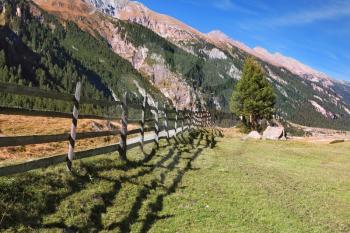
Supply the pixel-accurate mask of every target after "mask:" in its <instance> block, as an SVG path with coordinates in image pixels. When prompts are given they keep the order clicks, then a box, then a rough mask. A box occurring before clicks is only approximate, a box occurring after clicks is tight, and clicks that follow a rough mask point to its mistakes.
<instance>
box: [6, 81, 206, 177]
mask: <svg viewBox="0 0 350 233" xmlns="http://www.w3.org/2000/svg"><path fill="white" fill-rule="evenodd" d="M0 92H2V93H7V94H14V95H24V96H30V97H40V98H46V99H54V100H60V101H66V102H71V103H73V111H72V114H69V113H62V112H53V111H37V110H32V109H23V108H13V107H0V114H6V115H24V116H41V117H58V118H70V119H72V126H71V130H70V133H69V134H56V135H31V136H16V137H0V148H1V147H11V146H25V145H31V144H44V143H53V142H64V141H68V142H69V149H68V153H67V154H62V155H56V156H49V157H48V156H47V157H44V158H40V159H36V160H32V161H27V162H24V163H20V164H15V165H9V166H5V167H0V176H7V175H12V174H16V173H23V172H27V171H31V170H34V169H39V168H44V167H48V166H51V165H55V164H58V163H63V162H66V163H67V167H68V168H69V169H71V168H72V163H73V160H76V159H83V158H87V157H92V156H97V155H102V154H107V153H112V152H116V151H118V152H119V154H120V156H121V158H122V159H124V160H126V159H127V150H129V149H131V148H135V147H138V146H140V147H141V148H142V149H143V147H144V145H146V144H149V143H153V142H154V143H155V144H156V145H157V146H159V140H160V139H162V138H166V139H169V138H171V137H174V136H176V135H177V134H179V133H183V132H184V131H186V130H188V129H191V128H193V127H211V126H213V123H212V117H211V114H210V113H209V112H207V111H190V110H186V109H185V110H178V109H175V108H172V107H169V106H167V105H163V106H161V107H159V106H158V103H156V104H155V106H151V105H149V104H148V97H147V95H146V96H144V97H143V101H142V103H141V104H137V103H133V102H130V101H129V97H128V94H127V93H125V95H124V96H123V99H122V101H118V100H116V101H107V100H93V99H88V98H85V97H82V96H81V83H80V82H78V83H77V85H76V90H75V94H74V95H70V94H63V93H57V92H53V91H45V90H41V89H38V88H33V87H23V86H17V85H13V84H4V83H0ZM83 104H93V105H97V106H104V107H118V106H119V107H121V108H122V114H121V117H120V118H118V117H111V116H98V115H81V114H79V107H80V106H81V105H83ZM130 108H133V109H138V110H141V113H142V114H141V119H130V118H129V117H130V116H129V109H130ZM149 113H150V114H149ZM148 115H151V116H152V117H150V118H149V119H147V118H146V116H148ZM170 115H174V117H170ZM79 119H93V120H95V119H96V120H119V121H120V122H121V129H120V130H111V131H101V132H83V133H77V127H78V121H79ZM169 122H172V123H173V125H174V126H173V127H170V124H169ZM129 124H139V125H140V128H137V129H133V130H128V125H129ZM150 125H152V126H150ZM146 126H148V127H146ZM146 133H148V134H146ZM135 134H140V136H139V137H136V138H131V139H128V136H130V135H135ZM118 135H120V142H119V143H118V144H114V145H109V146H104V147H99V148H95V149H90V150H85V151H79V152H75V144H76V141H77V140H83V139H92V138H98V137H106V136H118Z"/></svg>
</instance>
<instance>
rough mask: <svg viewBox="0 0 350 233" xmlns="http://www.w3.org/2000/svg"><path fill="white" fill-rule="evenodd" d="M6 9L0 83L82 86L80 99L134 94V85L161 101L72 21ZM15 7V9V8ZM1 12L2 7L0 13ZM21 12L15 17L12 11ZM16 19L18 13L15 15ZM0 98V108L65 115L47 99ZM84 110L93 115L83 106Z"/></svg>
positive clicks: (9, 4)
mask: <svg viewBox="0 0 350 233" xmlns="http://www.w3.org/2000/svg"><path fill="white" fill-rule="evenodd" d="M2 2H3V4H4V3H5V4H6V10H5V13H2V14H1V15H3V16H5V14H6V25H4V26H2V27H0V81H1V82H6V83H14V84H19V85H25V86H36V87H40V88H43V89H48V90H54V91H58V92H69V93H74V88H75V86H74V85H75V83H76V81H77V80H78V79H79V80H82V82H83V90H82V91H83V96H88V97H90V98H95V99H110V98H111V90H113V91H114V92H115V93H116V95H117V96H122V94H123V93H124V92H125V91H129V92H131V93H134V94H135V95H139V91H138V88H139V87H138V85H139V86H140V87H142V88H144V89H147V91H148V92H149V93H151V94H152V95H153V97H154V98H156V99H159V100H160V101H162V100H165V97H164V95H163V94H162V93H160V92H159V91H158V90H157V89H156V88H154V87H153V86H152V85H151V84H150V83H149V82H148V80H146V79H144V78H143V77H142V75H141V74H140V73H139V72H138V71H136V70H135V69H134V68H133V66H132V65H131V64H130V63H129V62H128V61H126V60H124V59H123V58H121V57H120V56H118V55H117V54H115V53H114V52H113V51H112V50H111V49H110V45H109V44H108V42H107V41H106V40H105V39H104V38H102V37H100V36H98V35H94V36H92V35H91V34H89V33H87V32H84V31H82V30H81V29H80V28H79V27H78V26H77V25H76V24H75V23H73V22H64V23H63V22H62V21H61V20H60V19H59V18H57V17H56V16H54V15H50V14H47V13H46V12H43V11H41V10H40V9H39V8H37V7H36V6H34V5H33V4H31V3H27V2H25V1H21V0H17V1H12V0H11V1H2ZM17 8H18V9H17ZM4 9H5V8H4ZM17 11H20V12H21V17H19V16H16V12H17ZM17 15H18V14H17ZM0 95H1V100H0V104H1V105H3V106H4V105H5V106H8V105H12V106H22V107H29V108H45V109H47V108H49V109H52V110H61V111H62V110H63V111H71V107H70V106H66V105H64V104H63V103H57V102H54V101H52V100H45V101H44V100H31V99H29V98H25V97H20V96H10V95H4V94H0ZM86 110H87V111H89V112H94V111H99V109H98V108H97V107H96V106H88V107H87V109H86Z"/></svg>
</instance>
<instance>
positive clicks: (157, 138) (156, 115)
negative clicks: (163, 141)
mask: <svg viewBox="0 0 350 233" xmlns="http://www.w3.org/2000/svg"><path fill="white" fill-rule="evenodd" d="M155 105H156V106H155V107H156V110H155V114H154V120H155V121H154V127H155V129H156V132H155V133H156V146H157V148H159V104H158V102H156V103H155Z"/></svg>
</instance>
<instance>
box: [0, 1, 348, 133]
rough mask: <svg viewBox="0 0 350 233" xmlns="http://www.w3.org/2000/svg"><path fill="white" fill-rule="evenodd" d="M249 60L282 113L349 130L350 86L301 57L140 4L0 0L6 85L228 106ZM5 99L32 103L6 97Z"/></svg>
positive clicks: (1, 73) (0, 60)
mask: <svg viewBox="0 0 350 233" xmlns="http://www.w3.org/2000/svg"><path fill="white" fill-rule="evenodd" d="M247 56H254V57H255V58H256V59H257V60H258V61H259V62H260V63H261V64H262V67H263V68H264V70H265V73H266V75H267V77H268V80H269V81H270V82H271V83H272V84H273V86H274V88H275V92H276V94H277V105H276V109H277V113H278V115H279V116H281V117H282V118H283V119H285V120H286V121H289V122H293V123H296V124H300V125H306V126H311V127H323V128H333V129H341V130H350V124H347V123H348V122H349V120H350V84H348V83H346V82H344V81H337V80H334V79H332V78H330V77H328V76H327V75H326V74H323V73H320V72H318V71H315V70H313V69H312V68H310V67H308V66H306V65H304V64H301V63H300V62H298V61H296V60H295V59H293V58H289V57H285V56H283V55H282V54H278V53H276V54H271V53H269V52H268V51H267V50H265V49H264V48H259V47H257V48H249V47H248V46H246V45H244V44H243V43H241V42H238V41H235V40H233V39H231V38H229V37H228V36H226V35H225V34H224V33H222V32H220V31H212V32H210V33H208V34H204V33H201V32H199V31H198V30H196V29H194V28H192V27H190V26H188V25H186V24H184V23H182V22H180V21H178V20H176V19H174V18H172V17H169V16H167V15H163V14H159V13H157V12H154V11H152V10H150V9H148V8H147V7H146V6H144V5H143V4H141V3H138V2H135V1H127V0H121V1H112V0H33V1H25V0H0V81H1V82H11V83H16V84H20V85H32V86H38V87H41V88H45V89H49V90H55V91H61V92H70V93H71V92H72V91H73V89H74V85H73V84H74V82H75V81H76V80H77V79H82V80H83V85H84V88H83V90H84V91H83V95H86V96H94V97H96V98H112V92H114V93H115V94H116V95H117V96H119V97H120V96H121V95H122V93H123V92H124V91H130V92H132V93H134V95H135V96H136V97H138V96H140V95H141V94H140V93H142V92H143V91H144V90H147V92H149V93H150V94H151V96H152V99H154V100H155V99H157V100H158V101H160V102H165V101H167V100H169V101H171V102H172V103H173V104H174V105H176V106H178V107H179V108H185V107H189V106H190V105H191V104H193V101H192V100H193V99H194V98H196V99H197V100H199V101H200V102H201V103H202V104H203V105H205V106H209V108H216V109H217V110H220V111H226V112H228V111H229V108H228V105H229V100H230V97H231V94H232V90H233V87H234V85H235V83H236V82H237V80H239V79H240V76H241V72H242V69H243V63H244V60H245V58H246V57H247ZM0 104H1V105H4V104H6V105H16V106H17V105H22V106H23V107H28V106H29V105H31V103H30V101H28V100H26V99H19V98H11V97H9V96H6V95H1V101H0ZM39 105H40V104H39ZM30 107H45V108H47V107H48V108H53V109H56V110H57V109H61V108H65V107H64V106H59V105H56V104H54V103H49V104H44V103H42V104H41V105H40V106H30ZM86 111H94V109H86ZM96 111H97V110H96Z"/></svg>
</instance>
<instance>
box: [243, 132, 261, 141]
mask: <svg viewBox="0 0 350 233" xmlns="http://www.w3.org/2000/svg"><path fill="white" fill-rule="evenodd" d="M248 139H256V140H260V139H261V135H260V134H259V133H258V132H257V131H252V132H250V133H249V134H248V135H247V136H245V137H243V138H242V140H248Z"/></svg>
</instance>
